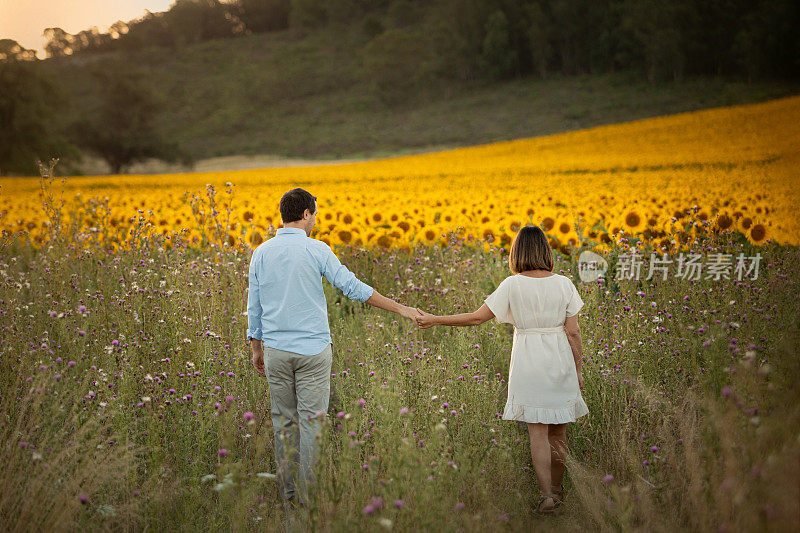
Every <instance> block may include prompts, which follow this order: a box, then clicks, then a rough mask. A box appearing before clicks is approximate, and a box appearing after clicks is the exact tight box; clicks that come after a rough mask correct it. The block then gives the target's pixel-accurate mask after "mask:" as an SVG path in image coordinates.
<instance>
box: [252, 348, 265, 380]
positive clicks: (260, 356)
mask: <svg viewBox="0 0 800 533" xmlns="http://www.w3.org/2000/svg"><path fill="white" fill-rule="evenodd" d="M250 349H251V350H252V351H253V359H252V361H253V366H254V367H255V368H256V372H258V373H259V374H260V375H262V376H266V375H267V372H266V369H265V368H264V346H263V345H262V344H261V341H260V340H258V339H250Z"/></svg>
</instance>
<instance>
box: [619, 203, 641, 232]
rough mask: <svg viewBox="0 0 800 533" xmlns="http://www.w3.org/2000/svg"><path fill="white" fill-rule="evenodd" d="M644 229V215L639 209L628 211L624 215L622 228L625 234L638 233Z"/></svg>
mask: <svg viewBox="0 0 800 533" xmlns="http://www.w3.org/2000/svg"><path fill="white" fill-rule="evenodd" d="M644 227H645V217H644V214H643V213H642V212H641V211H640V210H639V209H636V208H634V209H630V210H628V211H627V212H626V213H625V218H624V219H623V221H622V228H623V229H624V230H625V231H626V232H627V233H639V232H640V231H642V230H643V229H644Z"/></svg>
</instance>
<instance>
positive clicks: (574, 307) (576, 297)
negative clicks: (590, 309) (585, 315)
mask: <svg viewBox="0 0 800 533" xmlns="http://www.w3.org/2000/svg"><path fill="white" fill-rule="evenodd" d="M569 286H570V289H571V290H572V295H571V296H570V300H569V302H567V316H575V315H577V314H578V311H580V310H581V308H582V307H583V299H582V298H581V294H580V293H579V292H578V288H577V287H576V286H575V283H573V282H572V281H570V282H569Z"/></svg>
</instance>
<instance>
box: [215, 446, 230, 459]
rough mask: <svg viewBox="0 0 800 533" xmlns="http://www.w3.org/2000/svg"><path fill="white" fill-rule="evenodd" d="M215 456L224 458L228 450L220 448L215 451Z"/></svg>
mask: <svg viewBox="0 0 800 533" xmlns="http://www.w3.org/2000/svg"><path fill="white" fill-rule="evenodd" d="M217 455H219V456H220V457H225V456H226V455H228V450H226V449H225V448H221V449H220V450H218V451H217Z"/></svg>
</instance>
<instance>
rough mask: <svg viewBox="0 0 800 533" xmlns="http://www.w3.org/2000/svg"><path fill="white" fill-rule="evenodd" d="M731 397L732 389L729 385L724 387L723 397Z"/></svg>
mask: <svg viewBox="0 0 800 533" xmlns="http://www.w3.org/2000/svg"><path fill="white" fill-rule="evenodd" d="M730 395H731V388H730V387H728V386H727V385H726V386H725V387H722V397H723V398H727V397H728V396H730Z"/></svg>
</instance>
